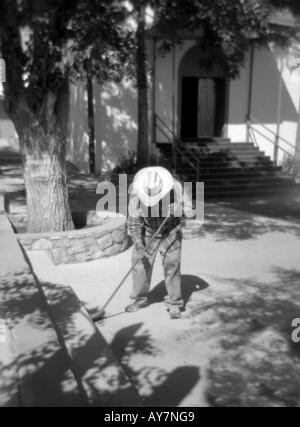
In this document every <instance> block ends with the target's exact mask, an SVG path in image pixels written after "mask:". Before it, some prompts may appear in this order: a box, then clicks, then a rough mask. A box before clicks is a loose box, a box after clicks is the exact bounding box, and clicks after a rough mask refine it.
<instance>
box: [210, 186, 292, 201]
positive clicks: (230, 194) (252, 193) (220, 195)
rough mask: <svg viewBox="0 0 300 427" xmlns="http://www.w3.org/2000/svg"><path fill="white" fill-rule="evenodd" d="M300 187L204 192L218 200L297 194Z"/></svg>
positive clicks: (211, 198) (212, 198)
mask: <svg viewBox="0 0 300 427" xmlns="http://www.w3.org/2000/svg"><path fill="white" fill-rule="evenodd" d="M298 193H299V189H295V188H290V189H287V188H276V187H269V188H260V187H259V188H252V189H250V188H249V189H238V190H232V189H219V190H218V191H206V190H205V193H204V197H205V199H209V200H218V199H232V198H248V197H251V198H253V197H282V196H286V195H288V194H291V195H295V194H296V195H297V194H298Z"/></svg>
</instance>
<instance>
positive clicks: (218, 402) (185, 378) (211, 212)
mask: <svg viewBox="0 0 300 427" xmlns="http://www.w3.org/2000/svg"><path fill="white" fill-rule="evenodd" d="M97 183H98V180H97V179H96V180H94V179H91V178H89V177H87V176H85V175H82V174H79V173H78V171H76V170H75V169H72V168H71V169H70V171H69V188H70V195H71V203H72V206H73V208H76V207H79V208H80V207H82V204H83V203H84V207H85V208H86V209H95V203H96V201H97V196H96V194H95V188H96V186H97ZM2 191H5V192H6V193H7V200H8V202H9V206H10V209H11V211H20V210H22V209H25V193H24V186H23V180H22V178H21V169H20V164H19V163H18V161H17V160H16V161H15V162H10V163H9V162H8V163H5V162H3V161H1V154H0V192H2ZM205 209H206V215H205V225H204V227H203V228H202V229H201V230H200V231H199V229H198V228H194V227H193V226H192V224H190V228H189V229H186V231H185V236H186V237H188V239H186V240H185V241H184V245H183V257H182V274H183V277H182V283H183V290H184V297H185V300H186V311H185V313H184V316H183V319H182V320H180V321H171V320H169V318H168V316H167V313H166V311H165V309H164V306H163V299H164V296H165V289H164V284H163V282H162V268H161V265H160V263H159V262H157V264H156V265H155V269H154V273H153V282H152V288H153V291H152V293H151V298H150V300H151V303H152V304H151V306H150V307H149V308H147V309H145V310H142V311H140V312H138V313H135V314H131V315H129V314H125V313H124V306H125V305H126V304H127V302H128V295H129V293H130V280H129V281H128V283H127V284H126V285H125V286H124V287H123V288H122V290H121V291H120V293H119V294H118V296H117V297H116V299H115V300H114V301H113V302H112V303H111V305H110V306H109V309H108V315H109V316H111V317H109V318H108V319H107V320H105V321H104V322H103V323H101V324H99V328H100V330H101V332H102V333H103V334H104V336H105V338H106V340H107V341H108V342H109V343H111V346H112V348H113V350H114V352H115V354H116V355H117V357H118V359H119V360H120V362H121V364H122V365H123V367H124V368H125V370H126V372H127V373H128V374H129V376H130V378H131V380H132V382H133V383H134V384H135V386H136V388H137V390H138V392H139V394H140V396H142V397H143V399H144V403H145V405H147V406H154V405H156V406H185V405H187V406H189V405H191V406H299V405H300V374H299V372H300V369H299V368H300V344H293V343H292V340H291V333H292V327H291V324H292V320H293V319H295V318H300V298H299V296H300V295H299V293H300V266H299V238H300V225H299V218H300V202H299V200H297V197H295V198H294V199H293V200H281V201H278V200H274V199H273V200H260V201H253V200H252V201H250V200H235V201H232V202H230V203H229V202H225V203H224V202H222V203H218V204H213V203H209V204H206V205H205ZM130 257H131V250H129V251H127V252H125V253H123V254H120V255H118V256H116V257H113V258H110V259H102V260H99V261H96V262H92V263H88V264H78V265H68V266H61V267H59V270H60V271H61V272H62V274H63V275H64V277H65V279H66V281H68V282H69V283H70V285H71V286H72V287H73V289H75V291H76V293H77V295H78V296H79V297H80V299H81V300H82V301H83V302H84V303H85V304H86V306H87V308H88V310H89V311H90V312H91V313H92V312H93V311H94V310H96V309H97V308H99V307H101V306H102V305H103V303H104V302H105V301H106V299H107V298H108V296H109V295H110V293H111V292H112V290H113V289H114V288H115V286H116V285H117V283H118V282H119V281H120V279H121V278H122V276H123V275H124V274H125V272H127V270H128V268H129V266H130ZM21 302H22V306H23V304H24V303H26V300H24V299H23V298H22V301H21ZM57 303H58V304H64V298H61V296H60V298H59V300H58V301H57ZM18 304H19V300H18V298H15V299H14V304H13V305H12V306H11V307H8V308H7V309H9V310H10V311H11V313H12V316H13V315H14V310H15V309H16V307H18ZM32 314H33V317H32ZM28 316H29V317H30V319H34V320H35V321H37V323H38V320H39V319H38V318H36V317H35V312H34V310H31V311H29V312H28ZM70 326H71V325H70ZM24 340H25V341H26V337H25V338H24ZM40 349H41V350H42V353H43V355H44V356H46V359H47V360H46V361H44V364H43V365H41V371H42V372H43V369H44V367H45V369H46V368H47V369H50V371H51V372H52V370H53V366H54V365H53V364H52V360H53V361H55V357H56V356H55V353H56V352H55V351H54V352H53V351H52V349H51V351H52V353H53V356H54V357H53V359H52V356H51V357H47V354H48V351H47V349H43V348H42V347H41V348H40ZM40 349H39V350H40ZM39 350H38V351H39ZM39 358H40V354H39V353H37V358H36V360H37V362H39ZM30 360H34V354H33V355H31V356H30ZM25 362H26V363H25V364H26V365H28V361H27V360H26V361H25ZM48 362H49V363H48ZM39 363H40V362H39ZM0 369H1V366H0ZM57 375H58V376H60V375H61V378H62V379H63V381H64V380H65V377H64V375H65V372H58V373H57ZM111 381H112V382H114V381H115V380H114V378H111ZM36 384H38V387H40V379H39V378H38V381H37V382H36Z"/></svg>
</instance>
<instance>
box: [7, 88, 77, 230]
mask: <svg viewBox="0 0 300 427" xmlns="http://www.w3.org/2000/svg"><path fill="white" fill-rule="evenodd" d="M68 101H69V91H68V84H66V86H65V87H64V88H62V90H61V91H60V94H59V96H57V95H54V94H53V93H51V92H49V93H48V94H47V95H46V96H45V98H44V102H43V104H42V106H41V108H40V111H39V112H38V114H33V113H32V112H31V111H30V110H28V108H27V107H26V104H24V106H23V107H21V108H20V109H19V111H17V112H16V114H15V115H14V119H15V120H14V123H15V125H16V129H17V131H18V135H19V139H20V146H21V151H22V155H23V163H24V180H25V188H26V199H27V214H28V223H27V230H28V232H29V233H42V232H54V231H66V230H70V229H72V228H74V227H73V222H72V216H71V210H70V207H69V199H68V188H67V173H66V152H65V150H66V129H67V123H68V111H69V110H68ZM20 104H21V102H20Z"/></svg>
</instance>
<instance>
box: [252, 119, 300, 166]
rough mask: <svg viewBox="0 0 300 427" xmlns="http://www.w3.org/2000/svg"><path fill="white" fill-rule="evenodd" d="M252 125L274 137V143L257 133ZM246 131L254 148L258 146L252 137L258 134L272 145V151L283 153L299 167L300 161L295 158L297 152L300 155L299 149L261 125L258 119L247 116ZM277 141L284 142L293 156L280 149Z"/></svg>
mask: <svg viewBox="0 0 300 427" xmlns="http://www.w3.org/2000/svg"><path fill="white" fill-rule="evenodd" d="M253 123H255V124H258V125H259V126H261V127H262V128H263V129H265V130H267V131H268V132H269V133H271V134H272V135H273V136H274V137H275V141H273V139H271V137H268V136H267V135H265V134H263V133H262V132H261V131H259V130H258V129H256V128H255V127H254V126H253V125H252V124H253ZM247 129H248V135H249V137H250V139H251V140H252V142H253V143H254V144H255V145H256V146H258V143H257V141H256V138H255V136H254V132H256V133H258V134H259V135H260V136H262V137H263V138H264V139H265V140H266V141H268V142H270V143H271V144H273V146H274V149H277V150H281V151H282V152H283V153H285V154H286V155H287V156H288V158H292V160H293V161H294V162H295V163H296V164H297V165H298V166H299V167H300V160H299V159H297V157H296V154H297V152H299V153H300V148H299V147H295V146H294V145H293V144H291V143H290V142H289V141H287V140H286V139H285V138H283V137H282V136H280V135H279V134H278V133H276V132H274V131H273V130H272V129H270V128H268V126H266V125H265V124H263V123H262V122H260V121H259V120H258V119H256V118H255V117H253V116H252V115H248V116H247ZM251 131H252V133H251ZM279 141H282V142H284V143H285V144H286V145H287V146H288V147H289V148H291V149H292V150H293V151H294V154H292V153H291V152H289V151H287V149H285V148H283V147H281V145H280V144H279Z"/></svg>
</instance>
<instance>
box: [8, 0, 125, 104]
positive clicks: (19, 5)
mask: <svg viewBox="0 0 300 427" xmlns="http://www.w3.org/2000/svg"><path fill="white" fill-rule="evenodd" d="M126 13H127V10H126V9H125V8H124V7H123V6H122V3H121V2H114V1H111V0H102V1H99V0H19V1H12V0H2V1H1V4H0V43H1V52H2V55H3V57H4V59H5V60H6V64H7V69H8V70H9V72H8V79H7V85H6V94H7V95H8V97H9V98H10V101H13V100H14V99H17V98H20V96H22V98H23V99H26V103H27V106H28V107H29V108H30V109H31V111H33V112H36V111H39V109H40V108H41V105H42V103H43V100H44V97H45V95H46V94H47V93H48V92H49V91H51V92H52V93H53V94H58V93H59V91H60V89H61V87H62V86H63V85H64V84H65V82H66V81H68V80H71V81H72V80H75V79H85V78H86V77H87V73H89V74H90V75H93V76H96V78H97V79H98V80H99V81H101V82H102V81H104V80H107V79H120V77H121V75H122V72H123V69H122V64H123V62H124V60H125V58H126V52H127V49H128V38H127V35H126V33H125V31H124V29H123V27H122V25H121V24H122V23H123V21H124V18H125V16H126Z"/></svg>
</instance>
